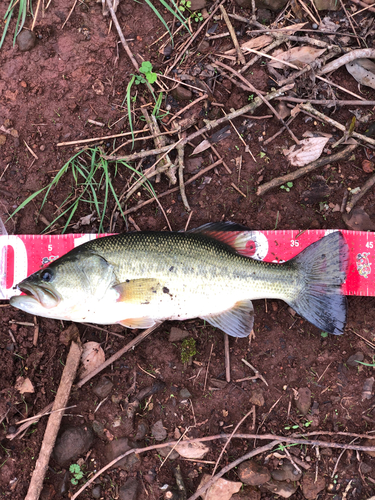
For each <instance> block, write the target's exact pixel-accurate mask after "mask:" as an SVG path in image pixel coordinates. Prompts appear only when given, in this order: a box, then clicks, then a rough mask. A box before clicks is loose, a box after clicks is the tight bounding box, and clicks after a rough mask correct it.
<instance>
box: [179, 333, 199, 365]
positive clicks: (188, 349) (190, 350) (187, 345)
mask: <svg viewBox="0 0 375 500" xmlns="http://www.w3.org/2000/svg"><path fill="white" fill-rule="evenodd" d="M196 354H197V347H196V342H195V340H194V339H193V338H192V337H189V338H188V339H184V340H183V341H182V345H181V361H182V362H183V363H189V361H190V359H191V358H192V357H193V356H195V355H196Z"/></svg>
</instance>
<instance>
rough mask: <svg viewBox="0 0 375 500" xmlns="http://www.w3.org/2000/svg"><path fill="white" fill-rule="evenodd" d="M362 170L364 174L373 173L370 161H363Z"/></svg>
mask: <svg viewBox="0 0 375 500" xmlns="http://www.w3.org/2000/svg"><path fill="white" fill-rule="evenodd" d="M362 170H363V171H364V172H366V174H372V172H373V171H374V163H373V162H372V161H370V160H363V161H362Z"/></svg>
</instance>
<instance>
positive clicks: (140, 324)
mask: <svg viewBox="0 0 375 500" xmlns="http://www.w3.org/2000/svg"><path fill="white" fill-rule="evenodd" d="M155 323H156V321H155V320H153V319H152V318H147V317H143V318H128V319H123V320H122V321H119V324H120V325H122V326H125V328H133V329H134V328H151V327H152V326H154V325H155Z"/></svg>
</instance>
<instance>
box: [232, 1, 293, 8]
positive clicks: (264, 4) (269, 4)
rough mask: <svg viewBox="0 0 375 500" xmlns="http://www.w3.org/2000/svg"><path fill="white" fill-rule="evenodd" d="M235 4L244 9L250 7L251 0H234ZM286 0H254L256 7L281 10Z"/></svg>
mask: <svg viewBox="0 0 375 500" xmlns="http://www.w3.org/2000/svg"><path fill="white" fill-rule="evenodd" d="M235 1H236V4H237V5H239V6H240V7H242V8H244V9H251V0H235ZM287 3H288V0H255V6H256V8H257V9H269V10H273V11H276V10H281V9H282V8H283V7H285V5H286V4H287Z"/></svg>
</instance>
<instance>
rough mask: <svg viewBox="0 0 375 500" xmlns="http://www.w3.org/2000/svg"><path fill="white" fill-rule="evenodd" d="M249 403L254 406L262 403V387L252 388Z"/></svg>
mask: <svg viewBox="0 0 375 500" xmlns="http://www.w3.org/2000/svg"><path fill="white" fill-rule="evenodd" d="M250 403H251V404H253V405H256V406H263V405H264V396H263V391H262V389H254V390H253V392H252V394H251V396H250Z"/></svg>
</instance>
